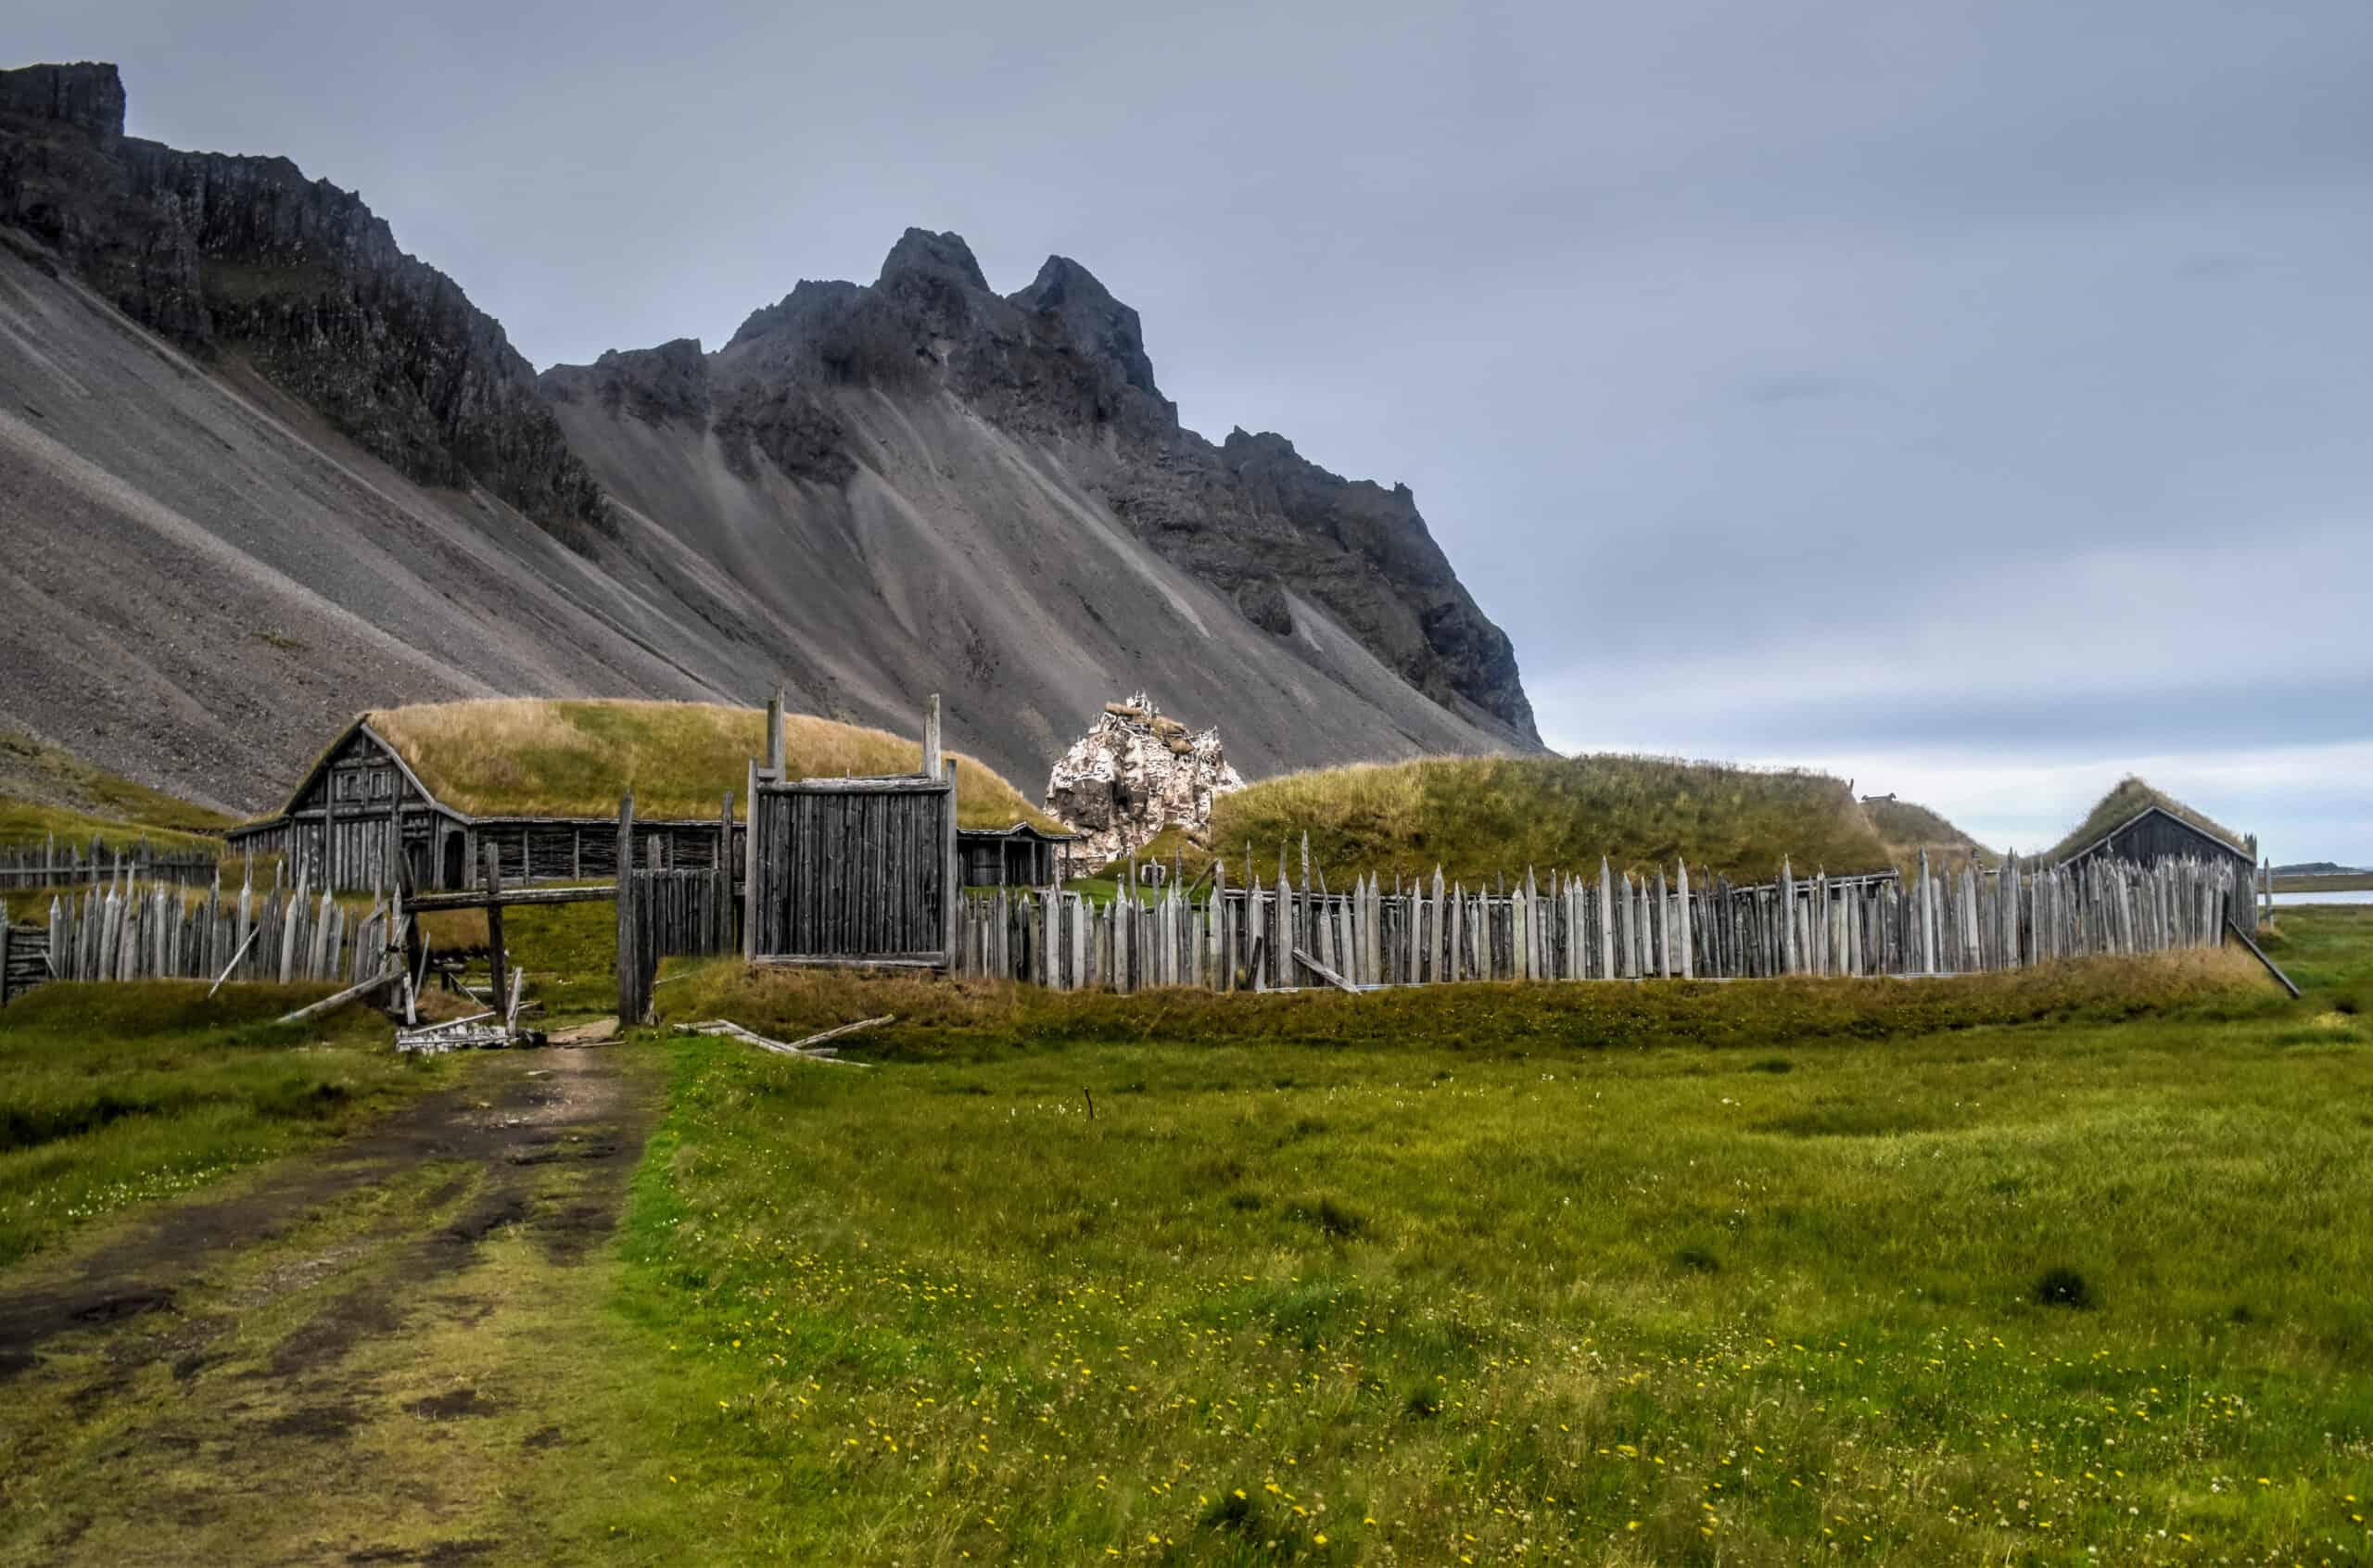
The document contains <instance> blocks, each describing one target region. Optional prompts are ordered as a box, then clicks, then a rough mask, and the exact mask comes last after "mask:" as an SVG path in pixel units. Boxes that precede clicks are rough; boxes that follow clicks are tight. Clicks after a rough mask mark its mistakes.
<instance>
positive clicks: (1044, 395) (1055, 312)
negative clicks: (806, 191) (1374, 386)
mask: <svg viewBox="0 0 2373 1568" xmlns="http://www.w3.org/2000/svg"><path fill="white" fill-rule="evenodd" d="M543 386H544V387H545V390H546V391H547V393H548V394H549V395H550V396H552V397H553V398H557V399H561V400H563V401H570V400H575V399H579V398H590V399H596V400H599V401H600V402H602V403H603V405H604V406H606V407H608V408H610V409H612V410H624V411H628V412H629V413H632V414H634V415H635V416H637V417H639V418H642V419H645V420H648V421H651V422H653V423H663V422H673V421H681V422H687V423H691V424H696V425H697V424H704V423H705V424H706V425H707V426H708V427H709V428H711V429H713V430H714V431H715V432H716V434H717V436H718V437H719V439H720V440H721V442H722V443H723V444H724V446H725V449H726V451H727V454H728V459H729V461H730V462H734V463H735V465H736V467H737V468H738V469H740V470H741V471H742V472H745V473H746V472H748V471H749V469H750V467H751V465H752V464H753V463H754V462H755V454H760V453H762V454H764V455H765V456H766V458H767V459H768V461H769V462H772V463H773V464H774V465H775V466H776V467H778V468H780V470H781V471H782V472H783V473H785V474H789V475H790V476H792V477H793V478H796V479H804V480H810V481H814V482H818V483H821V484H826V485H838V484H842V483H844V482H846V480H847V479H848V478H849V477H850V476H851V475H852V474H854V473H855V472H856V470H857V466H858V460H857V453H856V451H855V450H854V444H853V440H852V437H851V436H850V433H849V432H848V431H847V430H845V429H844V428H843V426H842V424H841V422H840V420H839V418H838V417H837V416H836V415H835V413H834V412H833V409H832V401H833V400H832V398H831V396H830V395H829V394H830V393H831V391H832V390H833V389H836V388H842V387H847V386H865V387H872V388H878V389H881V390H882V391H885V392H889V393H892V394H901V393H904V394H917V395H920V394H933V393H940V392H945V393H950V394H953V395H954V396H956V397H957V398H960V399H961V400H962V401H963V402H964V403H965V404H966V405H967V406H968V407H969V408H971V409H972V410H973V411H975V412H977V413H978V414H980V415H982V416H983V417H984V418H986V419H989V420H991V421H992V422H994V423H995V424H997V425H999V426H1001V427H1003V428H1005V429H1007V430H1009V431H1011V432H1013V433H1015V434H1017V435H1020V436H1026V437H1029V438H1031V439H1033V440H1036V441H1039V442H1042V443H1045V444H1047V445H1049V446H1051V447H1053V448H1055V449H1058V450H1060V451H1062V452H1063V454H1064V456H1065V459H1066V461H1067V462H1068V463H1069V464H1070V465H1071V466H1072V469H1073V470H1074V471H1075V472H1076V473H1078V474H1080V475H1081V476H1082V477H1083V478H1084V479H1085V481H1086V482H1087V483H1088V484H1089V485H1090V487H1092V488H1093V489H1094V490H1095V491H1096V492H1097V493H1098V495H1099V497H1100V498H1101V499H1103V500H1104V501H1105V502H1106V503H1107V504H1108V505H1109V506H1110V507H1111V509H1112V510H1113V512H1115V513H1116V514H1118V515H1119V516H1120V517H1121V518H1122V519H1123V520H1124V521H1125V522H1126V523H1127V524H1128V525H1130V526H1131V527H1132V528H1134V529H1135V530H1136V532H1137V533H1138V535H1139V536H1140V537H1143V538H1145V539H1146V540H1147V541H1148V543H1149V544H1150V545H1152V546H1153V548H1154V549H1155V550H1158V551H1159V552H1160V553H1161V554H1162V555H1163V556H1165V557H1167V558H1168V559H1169V560H1171V561H1173V562H1174V563H1178V564H1179V565H1181V566H1183V567H1185V568H1186V569H1187V571H1189V572H1191V573H1193V574H1194V575H1196V576H1198V577H1200V578H1201V579H1202V580H1204V581H1205V582H1207V583H1210V584H1211V585H1212V586H1213V587H1214V588H1218V589H1220V590H1221V591H1222V592H1223V593H1225V594H1226V595H1228V596H1229V597H1230V599H1231V600H1232V601H1234V602H1235V604H1236V606H1237V609H1238V611H1240V612H1241V613H1243V614H1244V616H1245V617H1246V618H1247V619H1248V620H1249V621H1250V622H1251V623H1252V624H1254V625H1256V626H1260V627H1262V628H1263V630H1265V631H1267V632H1269V633H1271V634H1273V635H1275V636H1277V637H1290V636H1292V635H1294V632H1295V626H1294V620H1293V610H1292V605H1291V603H1290V602H1289V600H1288V595H1289V594H1293V595H1300V596H1301V597H1303V598H1305V599H1307V600H1310V601H1315V602H1316V603H1318V604H1319V605H1321V606H1323V607H1324V608H1325V609H1326V611H1327V612H1328V613H1330V614H1331V615H1333V616H1334V617H1335V618H1336V619H1337V620H1339V622H1341V623H1342V625H1343V626H1345V627H1346V628H1347V629H1348V630H1349V631H1350V632H1351V634H1352V635H1353V636H1354V637H1356V638H1358V639H1359V640H1360V641H1361V642H1362V643H1363V644H1364V645H1365V646H1366V648H1367V649H1368V650H1369V651H1370V652H1372V653H1374V654H1375V655H1376V656H1377V658H1378V659H1379V660H1380V661H1381V662H1382V663H1383V664H1385V665H1386V666H1387V667H1389V668H1390V669H1392V670H1394V671H1395V672H1397V673H1398V674H1399V675H1401V676H1402V678H1404V679H1406V680H1407V681H1408V682H1409V683H1410V684H1411V685H1413V686H1415V688H1417V689H1419V690H1420V691H1423V692H1424V693H1425V694H1426V695H1427V696H1428V697H1430V698H1432V699H1433V700H1434V701H1435V702H1440V703H1441V704H1443V705H1444V706H1446V707H1449V708H1451V709H1452V710H1453V711H1454V712H1463V713H1469V714H1482V715H1487V716H1488V717H1489V719H1490V720H1491V721H1492V722H1493V723H1494V724H1495V725H1497V726H1499V727H1504V729H1505V731H1506V732H1507V733H1509V734H1510V735H1512V736H1513V737H1515V738H1516V739H1517V740H1521V741H1529V742H1531V743H1533V744H1538V743H1539V735H1538V732H1537V731H1536V730H1535V728H1534V727H1533V717H1532V705H1531V703H1530V702H1529V700H1528V699H1527V698H1526V696H1525V693H1524V687H1523V684H1522V682H1521V681H1520V680H1519V678H1518V677H1517V672H1516V654H1515V651H1514V649H1513V648H1512V647H1511V646H1510V645H1509V642H1508V639H1507V636H1506V634H1505V633H1504V632H1502V631H1501V630H1500V628H1499V627H1498V626H1494V625H1493V624H1492V623H1491V620H1490V619H1489V618H1488V617H1486V616H1485V615H1484V613H1483V612H1482V611H1481V609H1480V608H1479V607H1478V605H1477V604H1476V602H1475V601H1474V599H1473V597H1472V596H1471V595H1469V594H1468V593H1467V591H1466V588H1465V587H1464V586H1463V585H1461V584H1460V582H1459V580H1458V577H1457V575H1456V574H1455V573H1454V572H1453V571H1452V569H1451V565H1450V563H1449V561H1448V560H1447V559H1446V558H1445V557H1444V556H1443V554H1442V551H1441V550H1440V546H1438V545H1437V544H1435V542H1434V539H1433V536H1432V535H1431V533H1430V532H1428V529H1427V527H1426V521H1425V519H1424V517H1423V516H1422V515H1420V514H1419V512H1418V511H1417V507H1416V503H1415V500H1414V499H1413V498H1412V497H1411V495H1410V493H1409V491H1408V489H1407V488H1406V487H1401V486H1395V487H1393V488H1391V489H1390V490H1388V489H1386V488H1384V487H1381V486H1378V485H1376V484H1373V483H1370V482H1368V481H1365V480H1347V479H1344V478H1342V477H1340V476H1339V475H1337V474H1330V473H1328V472H1327V471H1326V470H1325V469H1323V468H1320V467H1318V466H1317V465H1316V464H1314V463H1312V462H1307V461H1305V460H1304V459H1303V458H1301V456H1300V455H1299V454H1298V453H1296V452H1295V450H1294V449H1293V446H1292V444H1291V443H1290V442H1288V440H1286V439H1285V438H1284V437H1283V436H1275V435H1260V436H1251V435H1247V434H1246V433H1245V432H1243V431H1241V430H1238V431H1235V432H1233V433H1231V434H1230V435H1229V436H1228V438H1227V440H1226V441H1225V443H1224V444H1222V445H1218V446H1214V445H1212V443H1211V442H1210V441H1207V440H1205V439H1204V438H1203V437H1202V436H1199V435H1197V434H1196V433H1195V432H1193V431H1191V430H1187V429H1186V428H1184V427H1183V426H1181V425H1180V424H1179V423H1178V412H1177V409H1176V407H1175V406H1174V404H1172V403H1171V402H1170V400H1169V399H1167V398H1164V397H1163V396H1162V395H1161V388H1160V387H1159V386H1157V385H1156V383H1155V380H1154V372H1153V363H1152V361H1151V360H1150V359H1148V356H1147V354H1146V348H1145V336H1144V333H1143V330H1142V328H1141V326H1140V324H1139V322H1138V319H1137V313H1136V311H1135V310H1131V309H1130V308H1129V307H1128V306H1126V305H1124V304H1123V303H1121V302H1120V301H1119V300H1117V299H1115V298H1114V297H1112V295H1111V294H1110V292H1109V291H1108V290H1107V289H1106V288H1105V287H1104V285H1102V284H1100V283H1098V281H1097V279H1096V278H1095V277H1094V275H1093V274H1091V273H1090V272H1088V271H1087V269H1086V268H1085V267H1082V266H1081V265H1080V264H1079V263H1078V262H1076V261H1072V260H1071V259H1067V258H1064V257H1060V256H1055V257H1049V258H1047V262H1046V265H1045V266H1043V267H1042V268H1040V269H1039V272H1038V275H1037V277H1036V278H1034V280H1033V281H1032V282H1031V284H1030V285H1029V286H1028V287H1026V288H1023V289H1021V290H1019V291H1017V292H1015V293H1013V294H1011V295H1008V296H1003V297H1000V296H998V295H997V294H996V293H995V292H993V291H992V290H991V289H990V287H989V285H988V282H987V280H986V279H985V278H984V277H983V275H982V272H981V268H980V264H979V262H978V261H976V260H975V259H973V256H972V252H971V247H968V246H966V244H965V243H964V241H963V240H962V239H961V238H959V237H958V236H957V235H955V234H930V233H927V232H925V231H923V230H920V229H909V230H907V233H906V234H905V236H904V237H902V238H901V239H900V240H899V241H898V243H897V244H896V245H895V247H893V248H892V249H891V252H890V255H889V258H888V259H887V260H885V261H884V262H883V264H882V274H881V276H880V277H879V278H878V279H877V280H876V281H875V282H874V283H873V284H872V285H869V286H860V285H855V284H849V283H814V282H803V283H801V284H800V285H798V286H797V287H795V288H793V290H792V292H791V293H790V294H789V295H787V296H786V297H784V298H783V299H782V300H781V301H780V302H779V303H777V304H774V305H771V306H768V307H766V308H765V309H762V310H757V311H755V312H753V313H752V315H751V316H750V317H749V319H748V320H747V321H745V322H743V323H742V327H741V329H740V330H739V331H738V332H736V333H735V334H734V335H733V338H732V341H730V343H728V344H727V345H726V346H725V347H724V348H721V349H719V350H717V352H716V353H714V354H709V355H705V356H704V355H702V354H701V353H700V348H699V345H697V344H695V343H692V342H690V341H687V340H679V341H678V342H675V343H670V344H667V345H665V346H664V347H662V348H653V349H643V350H637V351H631V352H623V353H622V352H616V351H613V352H611V353H608V354H604V355H603V357H602V358H601V360H598V361H597V362H595V363H594V364H592V365H589V366H558V367H555V368H554V369H552V370H551V371H548V372H546V373H545V374H544V377H543Z"/></svg>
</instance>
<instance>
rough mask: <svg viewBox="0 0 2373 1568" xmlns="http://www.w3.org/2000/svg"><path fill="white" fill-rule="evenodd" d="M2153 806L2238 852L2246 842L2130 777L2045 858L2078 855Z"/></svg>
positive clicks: (2208, 818)
mask: <svg viewBox="0 0 2373 1568" xmlns="http://www.w3.org/2000/svg"><path fill="white" fill-rule="evenodd" d="M2152 806H2157V807H2159V808H2160V809H2161V810H2163V811H2167V812H2171V813H2173V814H2174V815H2175V816H2179V817H2181V818H2183V820H2185V821H2186V822H2189V823H2190V824H2191V825H2192V826H2193V827H2195V828H2199V829H2200V830H2201V831H2202V832H2203V833H2214V834H2215V835H2216V836H2217V837H2218V838H2220V839H2222V840H2224V841H2226V842H2227V843H2228V844H2231V845H2233V846H2234V847H2235V848H2237V849H2238V848H2240V847H2241V845H2242V843H2243V840H2242V837H2241V835H2240V834H2239V833H2236V832H2234V831H2233V829H2231V828H2227V827H2226V826H2225V825H2224V824H2223V823H2221V822H2218V821H2217V820H2216V819H2215V818H2214V817H2212V816H2208V815H2207V814H2206V813H2204V812H2198V811H2194V810H2193V809H2192V808H2191V807H2189V806H2188V805H2186V804H2184V803H2183V802H2181V801H2179V800H2177V799H2176V798H2175V797H2174V796H2173V795H2169V794H2165V793H2164V792H2162V791H2160V790H2154V789H2152V788H2151V786H2150V785H2149V784H2147V783H2145V782H2144V781H2143V780H2142V779H2140V778H2136V777H2134V776H2133V775H2131V774H2128V775H2127V776H2126V778H2122V779H2120V780H2118V783H2117V787H2116V788H2115V789H2113V790H2111V791H2110V792H2109V793H2108V794H2106V795H2103V796H2102V797H2101V798H2100V800H2099V801H2098V802H2096V803H2094V806H2093V809H2092V810H2090V811H2088V812H2087V813H2086V814H2085V820H2084V821H2082V822H2080V823H2078V824H2077V825H2076V827H2075V830H2074V831H2072V832H2071V833H2070V834H2069V835H2068V836H2067V837H2066V838H2064V839H2062V840H2061V841H2060V842H2058V843H2056V844H2054V845H2052V846H2051V850H2050V853H2049V854H2047V855H2045V856H2044V858H2045V859H2047V860H2058V859H2060V858H2061V857H2062V855H2067V854H2075V852H2076V851H2078V850H2080V849H2083V848H2084V847H2085V846H2086V845H2087V844H2089V843H2091V842H2092V841H2094V840H2095V839H2098V838H2100V836H2101V835H2102V834H2104V833H2106V832H2108V831H2109V830H2110V829H2111V828H2116V827H2118V826H2120V825H2122V824H2123V823H2125V822H2126V820H2127V819H2128V818H2129V817H2133V816H2138V815H2140V814H2141V813H2142V812H2145V811H2147V810H2149V809H2150V808H2151V807H2152Z"/></svg>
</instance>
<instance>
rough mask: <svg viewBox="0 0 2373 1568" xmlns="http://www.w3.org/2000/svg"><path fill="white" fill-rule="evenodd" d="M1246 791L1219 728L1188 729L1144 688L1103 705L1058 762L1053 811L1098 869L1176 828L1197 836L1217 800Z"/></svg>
mask: <svg viewBox="0 0 2373 1568" xmlns="http://www.w3.org/2000/svg"><path fill="white" fill-rule="evenodd" d="M1243 788H1244V779H1243V778H1242V777H1241V776H1240V775H1238V774H1237V771H1236V769H1235V768H1233V767H1230V766H1229V765H1228V762H1227V757H1226V755H1225V753H1224V752H1222V750H1221V747H1220V732H1219V730H1218V729H1217V728H1216V727H1214V728H1211V729H1203V730H1189V729H1188V728H1187V727H1186V726H1185V725H1183V724H1181V723H1179V722H1178V721H1177V720H1176V719H1174V718H1170V717H1167V716H1165V715H1164V714H1161V713H1160V712H1158V711H1157V710H1156V709H1155V707H1154V705H1153V703H1152V702H1150V701H1149V700H1148V698H1147V696H1146V694H1145V693H1144V692H1142V691H1140V692H1138V693H1137V694H1136V696H1134V697H1132V698H1130V699H1129V700H1128V701H1127V702H1107V703H1105V704H1104V712H1103V713H1102V714H1100V715H1099V716H1098V718H1097V721H1096V725H1095V727H1094V728H1092V729H1090V730H1089V731H1088V732H1087V733H1086V734H1085V735H1084V736H1082V737H1081V738H1080V740H1079V741H1078V742H1077V743H1076V744H1075V745H1073V746H1072V749H1071V750H1070V751H1068V752H1064V753H1063V756H1062V760H1060V762H1058V763H1056V764H1055V769H1054V772H1053V773H1051V774H1049V775H1048V776H1047V814H1048V815H1049V816H1056V817H1060V819H1061V820H1062V821H1063V822H1064V823H1066V824H1067V825H1069V827H1070V828H1071V829H1072V831H1073V832H1075V833H1077V834H1078V835H1079V836H1080V840H1081V842H1080V844H1079V845H1078V846H1077V848H1075V849H1074V850H1073V852H1072V853H1073V854H1074V856H1075V857H1077V858H1078V859H1081V860H1084V861H1085V862H1086V863H1087V864H1089V865H1091V866H1095V865H1102V864H1104V863H1105V862H1108V861H1111V860H1117V859H1119V858H1121V857H1122V856H1123V855H1128V854H1136V852H1137V851H1139V850H1141V849H1143V848H1144V847H1145V846H1146V845H1147V844H1148V843H1150V842H1152V841H1153V838H1154V836H1155V835H1156V834H1158V833H1160V832H1161V830H1162V829H1163V828H1167V827H1169V826H1171V825H1172V824H1173V823H1176V824H1178V825H1180V826H1182V827H1184V828H1186V829H1187V832H1189V833H1190V834H1194V835H1196V836H1198V837H1199V836H1200V835H1201V833H1202V831H1203V829H1204V828H1208V827H1210V826H1211V821H1212V801H1213V800H1214V799H1216V798H1217V797H1219V796H1221V795H1225V794H1227V793H1230V792H1231V791H1233V790H1241V789H1243Z"/></svg>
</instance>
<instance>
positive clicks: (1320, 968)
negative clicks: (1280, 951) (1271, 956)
mask: <svg viewBox="0 0 2373 1568" xmlns="http://www.w3.org/2000/svg"><path fill="white" fill-rule="evenodd" d="M1294 961H1295V962H1296V963H1298V964H1300V965H1301V967H1303V968H1305V969H1308V970H1309V971H1310V972H1311V973H1312V974H1313V975H1316V976H1317V977H1318V978H1319V979H1320V980H1325V981H1326V983H1327V984H1329V985H1332V986H1337V987H1339V988H1341V989H1342V990H1344V991H1348V992H1350V993H1351V994H1352V995H1354V996H1357V995H1358V994H1359V993H1360V988H1359V987H1358V986H1356V985H1353V984H1352V983H1351V981H1350V980H1345V979H1344V978H1343V977H1342V976H1340V975H1339V974H1337V973H1336V972H1335V971H1334V970H1332V969H1330V968H1328V967H1326V965H1324V964H1322V963H1320V962H1319V961H1318V960H1317V959H1315V958H1313V957H1312V956H1311V955H1309V954H1307V953H1304V952H1303V951H1302V950H1301V948H1299V947H1297V948H1295V949H1294Z"/></svg>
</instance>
